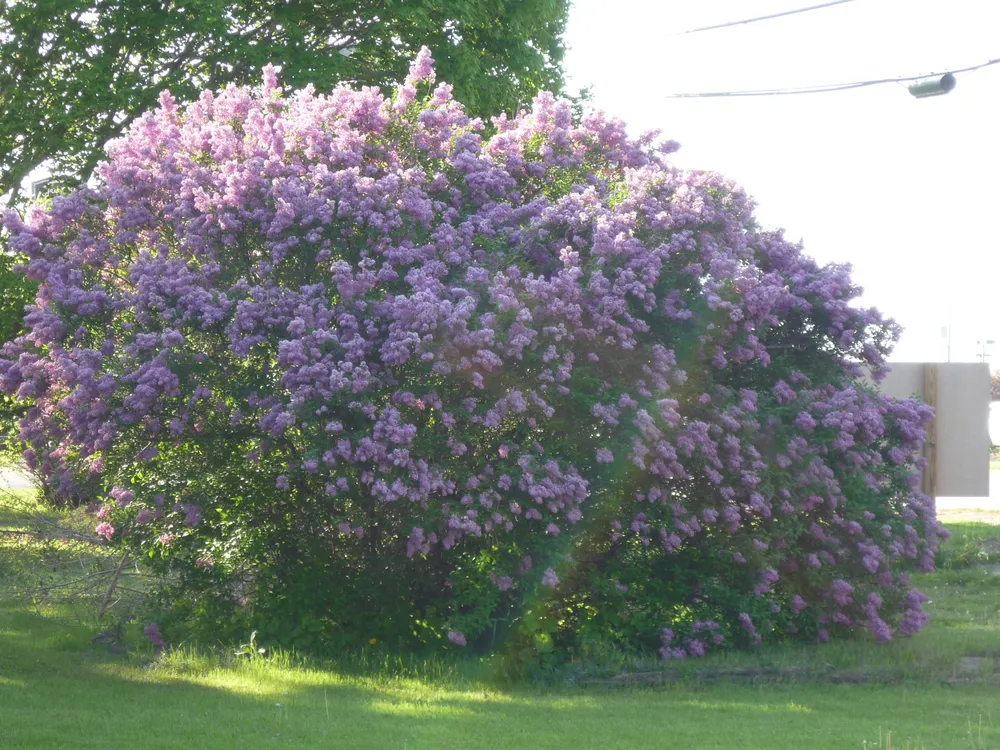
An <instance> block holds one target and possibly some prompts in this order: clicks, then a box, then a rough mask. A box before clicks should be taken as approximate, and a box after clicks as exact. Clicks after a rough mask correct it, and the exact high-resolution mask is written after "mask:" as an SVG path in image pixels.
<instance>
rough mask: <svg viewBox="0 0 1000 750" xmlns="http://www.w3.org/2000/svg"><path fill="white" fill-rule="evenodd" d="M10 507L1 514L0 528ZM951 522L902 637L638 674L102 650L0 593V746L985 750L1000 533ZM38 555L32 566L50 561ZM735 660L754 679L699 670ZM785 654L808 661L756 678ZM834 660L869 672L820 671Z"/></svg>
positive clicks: (75, 618)
mask: <svg viewBox="0 0 1000 750" xmlns="http://www.w3.org/2000/svg"><path fill="white" fill-rule="evenodd" d="M13 520H17V519H13V518H10V517H8V518H6V519H5V518H4V517H3V516H2V515H0V528H2V527H3V526H4V524H5V523H7V524H8V526H9V525H10V524H11V523H12V521H13ZM952 529H953V531H954V532H955V537H954V538H953V539H952V540H951V541H950V542H949V543H948V546H947V548H946V550H945V551H944V554H943V555H942V558H941V562H942V570H941V571H940V572H938V573H935V574H934V575H932V576H927V577H925V578H924V579H923V580H921V581H920V586H921V587H922V589H923V590H924V591H926V592H927V593H928V594H929V595H930V596H931V598H932V603H931V605H930V608H931V613H932V616H933V617H934V620H933V622H932V624H931V625H930V626H928V627H927V628H926V629H925V630H924V631H923V632H921V633H920V634H918V635H917V636H916V637H914V638H912V639H909V640H900V641H898V642H895V643H893V644H890V645H889V646H879V645H876V644H874V643H871V642H868V641H864V640H859V641H855V642H848V643H839V644H826V645H824V646H813V647H807V646H803V647H793V648H774V649H762V650H761V651H759V652H757V653H753V654H742V655H725V656H718V657H714V658H711V659H705V660H698V661H691V662H688V663H685V664H684V665H683V666H682V667H681V668H680V670H679V671H678V672H677V673H675V676H676V677H678V679H677V680H676V681H675V682H672V683H669V684H667V685H665V686H662V687H655V688H652V687H649V688H641V687H627V688H622V687H617V688H615V687H608V686H606V685H581V684H573V683H572V681H571V680H569V679H564V680H561V681H559V680H555V681H554V682H555V686H552V685H548V686H542V685H531V684H525V685H521V686H515V687H504V688H499V687H497V686H496V684H497V683H495V682H491V681H488V680H484V679H479V678H477V676H476V672H475V667H476V665H475V664H471V663H470V664H465V665H458V666H454V665H448V664H445V663H441V662H433V663H429V664H426V665H424V666H423V667H422V668H417V669H401V668H400V667H396V668H392V667H391V666H390V665H388V664H387V663H386V662H380V663H378V664H376V663H375V660H376V654H375V652H374V650H373V651H372V652H371V653H369V654H367V655H364V658H366V659H369V660H370V663H368V664H367V666H366V665H365V664H361V663H359V660H360V659H361V658H362V657H359V656H355V657H353V658H352V659H345V660H344V661H343V663H342V665H341V666H339V667H338V666H336V665H331V666H327V667H324V668H316V667H310V666H305V665H301V664H299V665H294V664H292V663H290V660H289V659H287V658H280V657H278V658H274V659H270V660H269V659H264V658H262V659H255V660H253V661H250V660H238V659H234V658H220V657H219V656H217V655H211V654H206V653H200V654H199V653H195V652H192V651H183V650H182V651H180V652H177V653H174V654H171V655H168V656H165V657H161V658H159V659H155V658H153V656H152V654H151V653H149V652H148V651H144V650H142V649H141V648H139V649H135V650H132V651H130V652H129V653H127V654H124V655H119V656H116V655H113V654H111V653H109V651H108V648H107V647H106V646H101V645H95V644H94V643H92V641H91V637H92V636H93V634H94V633H95V632H96V630H95V626H94V623H93V620H92V616H91V620H90V621H89V622H88V621H87V618H86V616H81V615H80V610H79V609H77V610H73V609H72V608H69V607H68V606H67V604H66V603H63V604H60V605H59V606H56V605H53V604H50V605H46V606H38V605H37V604H36V605H33V604H31V603H30V602H27V601H25V600H24V599H23V597H21V598H17V599H15V598H11V597H10V596H8V598H7V599H6V600H3V599H0V748H3V749H4V750H7V749H13V748H32V749H35V748H63V747H64V748H102V749H103V748H185V749H195V748H213V749H215V748H239V749H240V750H244V749H247V750H250V749H252V748H270V747H276V748H277V747H283V748H286V747H293V748H325V747H329V748H499V749H503V748H560V749H562V748H570V749H571V750H576V749H579V748H697V749H698V750H710V749H712V748H718V749H719V750H722V749H725V750H732V749H734V748H776V749H777V750H782V749H784V748H788V749H789V750H791V749H793V748H794V750H807V749H812V748H884V749H888V748H896V749H897V750H899V749H901V748H927V749H930V748H943V749H946V750H952V749H953V748H976V749H982V748H1000V683H998V679H997V673H996V671H995V668H996V666H997V660H998V658H1000V575H996V574H994V573H993V572H991V571H992V568H990V567H989V566H990V565H993V564H995V562H996V561H997V556H998V555H1000V549H996V550H995V549H994V546H993V545H992V543H990V542H988V541H984V540H989V539H993V538H995V537H997V536H1000V529H998V528H997V527H994V526H988V525H985V524H962V525H955V526H952ZM0 537H2V535H0ZM15 547H16V545H15V544H13V543H12V542H11V539H10V537H9V536H8V538H7V539H6V541H5V540H4V539H3V538H0V592H2V591H4V588H3V583H4V571H5V570H6V571H7V577H8V578H9V577H10V575H11V571H21V572H20V573H19V575H24V573H23V568H18V567H14V566H12V564H11V560H12V559H14V558H12V556H11V555H12V550H14V549H15ZM67 549H69V548H67ZM45 554H46V555H49V557H45V556H42V557H39V559H38V562H39V563H40V564H39V565H38V566H36V567H37V568H43V567H45V566H49V565H50V563H51V561H52V560H54V559H57V558H58V554H57V553H56V552H53V551H52V550H48V551H47V552H46V553H45ZM59 554H67V555H71V554H76V553H75V552H65V551H64V552H63V553H59ZM5 555H6V557H5ZM20 559H21V562H22V563H23V549H22V558H20ZM5 562H6V563H7V567H6V568H5V567H4V565H5ZM41 563H44V564H41ZM8 590H9V589H8ZM133 627H134V626H133ZM970 657H972V658H974V659H975V660H976V661H974V662H973V665H974V666H973V668H972V669H971V670H970V669H969V668H968V660H969V658H970ZM963 659H965V660H966V661H965V662H964V667H963V661H962V660H963ZM734 667H739V668H741V669H744V670H760V674H761V675H762V677H761V678H760V679H752V680H744V681H741V682H735V681H733V680H731V679H730V680H728V681H726V680H720V679H714V680H711V681H709V680H708V679H707V678H708V677H713V676H714V677H718V675H719V672H720V670H725V669H731V668H734ZM792 667H795V668H799V669H801V668H805V669H806V670H807V672H808V675H807V676H805V677H797V678H794V679H788V678H787V677H786V678H783V679H781V680H778V681H767V680H765V679H764V677H765V676H766V675H767V674H768V670H787V669H789V668H792ZM843 671H847V672H851V673H853V674H860V675H862V676H865V677H867V678H869V680H870V681H869V682H867V683H863V684H829V683H828V682H826V681H825V679H826V678H828V677H829V676H830V675H832V674H837V673H840V672H843ZM797 674H798V673H797ZM577 682H579V680H577Z"/></svg>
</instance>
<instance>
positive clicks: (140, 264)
mask: <svg viewBox="0 0 1000 750" xmlns="http://www.w3.org/2000/svg"><path fill="white" fill-rule="evenodd" d="M433 83H434V71H433V67H432V62H431V59H430V55H429V54H428V53H427V52H426V50H425V51H424V52H423V53H421V55H420V57H419V58H418V59H417V60H416V61H415V62H414V64H413V66H412V68H411V73H410V76H409V77H408V78H407V80H406V81H405V83H403V84H402V85H401V86H400V87H399V88H398V89H397V90H396V91H395V92H393V93H392V94H391V95H390V96H386V95H384V94H382V93H380V92H379V91H378V90H374V89H363V90H361V91H354V90H351V89H349V88H346V87H342V88H338V89H336V90H335V91H333V92H332V93H330V94H329V95H319V94H317V93H316V92H314V91H312V90H310V89H306V90H303V91H300V92H296V93H293V94H289V93H286V92H283V91H282V89H281V88H280V87H279V84H278V81H277V80H276V74H275V72H274V70H273V69H268V70H266V71H265V73H264V80H263V85H262V86H261V87H260V88H259V89H258V90H254V91H251V90H249V89H247V88H235V87H230V88H228V89H226V90H225V91H222V92H220V93H211V92H205V93H204V94H203V95H202V96H201V98H200V99H198V100H197V101H196V102H193V103H192V104H190V105H189V106H187V107H186V108H181V107H179V106H178V105H177V104H176V103H175V101H174V100H173V99H172V98H171V96H170V95H169V94H166V93H165V94H163V95H162V97H161V99H160V107H159V109H158V110H156V111H155V112H152V113H150V114H148V115H146V116H144V117H143V118H142V119H141V120H140V121H138V122H137V123H136V124H135V126H134V127H132V129H131V132H130V133H129V134H128V135H127V136H126V137H125V138H123V139H121V140H119V141H117V142H115V143H113V144H112V145H111V146H110V147H109V151H108V154H109V161H108V162H107V163H106V164H105V165H103V167H101V169H100V178H101V183H100V187H98V188H96V189H82V190H80V191H78V192H76V193H74V194H72V195H70V196H67V197H63V198H57V199H55V200H53V201H52V204H51V206H50V207H49V208H46V209H41V208H36V209H34V210H33V211H31V212H29V214H28V215H27V216H26V217H25V218H24V219H23V220H22V219H21V218H20V217H18V216H17V215H15V214H13V213H9V214H7V216H6V217H5V219H4V226H5V227H6V228H7V230H8V231H9V232H10V233H11V236H12V239H11V240H10V244H11V246H12V248H13V249H14V250H16V251H17V252H20V253H23V254H25V255H26V256H27V257H28V258H29V261H28V263H27V266H26V268H27V275H28V276H29V277H30V278H31V279H35V280H37V281H39V282H40V284H41V286H40V291H39V295H38V300H37V305H36V306H35V308H34V309H33V310H32V311H31V312H30V314H29V315H28V317H27V333H26V334H25V335H24V336H23V337H22V338H20V339H19V340H17V341H16V342H14V343H12V344H8V345H7V346H6V347H5V349H4V360H3V361H2V363H0V382H2V386H3V389H4V391H5V392H6V393H8V394H16V395H17V396H19V397H21V398H31V399H33V402H34V405H33V407H32V408H31V410H30V412H29V413H28V415H27V418H26V419H24V420H23V422H22V424H21V433H22V437H23V439H24V440H26V441H27V443H28V444H29V446H30V449H29V450H28V451H27V454H26V456H25V458H26V460H27V461H28V462H29V463H30V464H31V465H33V466H37V467H38V468H39V469H40V470H41V471H43V472H44V473H46V474H47V475H50V476H52V477H54V478H55V480H56V481H57V482H59V483H60V486H61V488H62V490H63V491H65V492H68V493H76V494H80V493H84V494H87V493H89V495H90V496H93V497H94V498H96V500H97V501H98V503H100V508H99V510H97V511H96V514H97V517H98V518H97V519H96V520H95V524H99V525H97V533H98V534H101V535H102V536H104V537H105V538H106V539H107V543H108V544H110V545H117V546H119V547H121V548H123V549H128V550H132V551H133V553H135V554H138V555H141V556H143V557H144V558H145V559H147V560H148V561H149V564H150V565H152V566H153V567H154V568H155V569H158V570H160V571H161V572H163V573H164V576H163V579H162V580H163V581H164V582H165V583H164V584H163V586H164V588H163V589H162V590H161V594H162V599H161V602H160V606H161V608H162V615H163V617H164V618H165V619H163V620H161V621H160V624H161V626H163V627H164V636H165V637H166V638H169V637H170V628H171V627H173V628H174V629H175V632H179V631H178V630H177V629H178V628H180V627H181V626H182V625H183V624H185V623H187V624H191V623H200V624H201V625H203V626H211V627H215V628H221V629H223V630H221V631H219V632H225V628H240V627H244V626H245V627H250V626H254V627H257V628H259V629H260V632H261V634H262V636H264V637H266V638H268V639H270V640H272V641H276V642H284V643H295V644H299V645H304V646H306V647H315V646H317V645H318V644H321V643H322V644H338V645H339V644H351V643H361V642H368V641H369V640H370V639H372V638H375V639H378V640H380V641H382V642H387V643H388V644H389V645H390V646H392V647H416V646H419V645H420V644H438V645H440V646H441V647H444V648H461V647H467V648H478V649H490V648H493V649H496V648H499V647H500V646H501V644H505V643H506V644H511V647H516V648H526V649H535V650H538V651H548V650H550V649H551V648H553V647H556V648H571V647H574V646H576V645H579V644H580V643H582V642H584V641H585V640H586V639H589V638H598V639H603V640H605V641H607V640H610V641H613V642H616V643H618V644H620V645H621V646H622V647H625V648H641V649H648V650H659V651H660V652H661V653H662V654H663V655H664V657H666V658H680V657H683V656H698V655H701V654H703V653H705V652H706V651H707V650H710V649H714V648H718V647H720V646H726V645H727V644H741V643H743V644H746V643H754V642H761V641H765V640H776V639H783V638H802V639H809V640H826V639H827V638H830V637H833V636H834V635H836V634H838V633H840V634H845V633H848V632H850V631H853V630H864V629H867V630H869V631H871V633H873V634H874V637H875V638H877V639H879V640H883V641H884V640H889V639H890V638H891V637H892V636H893V635H894V634H900V635H908V634H910V633H913V632H914V631H916V630H917V629H918V628H920V627H921V625H923V624H924V622H925V621H926V616H925V614H924V613H923V611H922V608H921V603H922V602H923V601H924V597H923V596H922V595H921V594H920V593H919V592H918V591H916V590H915V589H913V588H911V586H910V583H909V579H908V571H910V570H912V569H917V570H928V569H931V568H932V566H933V558H934V552H935V549H936V546H937V540H938V538H939V537H940V535H941V534H942V529H941V527H940V526H939V524H938V522H937V520H936V516H935V512H934V505H933V501H932V500H931V498H928V497H925V496H924V495H921V494H920V493H919V492H918V491H917V489H916V488H917V486H918V479H917V472H916V467H917V465H918V463H919V460H918V457H919V451H920V449H921V444H922V441H923V439H924V427H925V425H926V423H927V421H928V420H929V419H930V418H931V412H930V410H929V409H928V408H927V407H926V406H924V405H922V404H920V403H917V402H914V401H900V400H893V399H889V398H886V397H884V396H880V395H878V394H877V393H876V392H875V391H874V390H873V389H872V388H871V387H869V386H867V385H865V384H864V382H865V381H863V379H862V376H863V374H864V373H865V372H866V371H871V372H873V373H874V376H875V378H876V379H877V378H878V377H879V376H880V373H881V372H882V371H883V370H884V368H885V357H886V355H887V353H888V352H889V350H890V348H891V346H892V344H893V342H894V340H895V338H896V336H897V329H896V326H895V325H894V324H893V323H892V322H891V321H888V320H886V319H883V318H882V317H881V316H880V315H879V314H878V313H877V312H876V311H874V310H869V309H861V308H859V307H857V306H855V305H853V304H852V300H854V299H855V298H856V297H857V295H858V293H859V290H858V289H857V288H856V287H855V286H853V285H852V283H851V279H850V275H849V269H848V268H847V267H844V266H838V265H830V266H825V267H820V266H818V265H817V264H816V263H815V262H814V261H812V260H811V259H810V258H808V257H807V256H805V255H803V253H802V250H801V248H800V247H799V246H798V245H796V244H792V243H790V242H788V241H787V240H785V239H784V238H783V237H782V236H781V234H779V233H775V232H769V231H763V230H761V229H760V228H759V227H758V226H757V225H756V223H755V221H754V218H753V206H752V203H751V201H750V200H749V199H748V197H747V196H746V195H745V194H744V193H743V192H742V190H740V189H739V188H738V187H737V186H735V185H734V184H733V183H731V182H729V181H727V180H725V179H723V178H722V177H719V176H718V175H715V174H710V173H703V172H695V171H685V170H681V169H677V168H675V167H673V166H671V165H670V162H669V160H668V158H667V154H669V153H670V152H671V151H672V150H673V149H674V148H675V145H674V144H673V143H671V142H666V143H660V142H658V141H656V138H655V136H653V135H650V136H646V137H643V138H640V139H638V140H633V139H630V138H629V137H628V136H627V135H626V133H625V129H624V126H623V124H622V123H621V122H619V121H617V120H613V119H608V118H606V117H604V116H603V115H599V114H591V115H588V116H586V117H584V118H583V120H582V122H580V123H578V124H577V123H574V122H573V120H572V117H571V108H570V106H569V104H568V103H566V102H561V101H556V100H554V99H553V97H551V96H549V95H544V94H543V95H541V96H539V97H538V98H537V99H536V100H535V103H534V106H533V108H532V110H531V111H530V112H527V113H524V114H521V115H519V116H518V117H516V118H515V119H506V118H503V117H501V118H499V119H496V120H494V121H493V122H492V124H491V125H489V126H486V125H484V123H482V122H481V121H479V120H475V119H470V118H469V117H468V116H467V115H466V114H465V112H464V111H463V108H462V106H461V104H460V103H459V102H457V101H454V100H453V99H452V97H451V94H450V91H451V89H450V87H449V86H448V85H447V84H443V83H442V84H439V85H437V86H436V87H434V86H433ZM157 632H159V631H157Z"/></svg>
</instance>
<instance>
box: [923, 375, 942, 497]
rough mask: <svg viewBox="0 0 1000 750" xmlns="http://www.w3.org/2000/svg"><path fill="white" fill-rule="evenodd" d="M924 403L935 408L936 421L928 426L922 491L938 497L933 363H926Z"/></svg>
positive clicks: (936, 395)
mask: <svg viewBox="0 0 1000 750" xmlns="http://www.w3.org/2000/svg"><path fill="white" fill-rule="evenodd" d="M924 403H926V404H927V405H928V406H931V407H933V408H934V421H933V422H931V423H930V425H929V426H928V427H927V440H926V442H925V443H924V451H923V456H924V458H925V459H927V466H926V467H924V470H923V473H922V474H921V477H920V491H921V492H923V493H924V494H925V495H930V496H931V497H937V474H938V472H937V438H938V429H937V425H938V413H937V408H938V366H937V365H936V364H933V363H927V364H925V365H924Z"/></svg>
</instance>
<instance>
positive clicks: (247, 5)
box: [0, 0, 568, 203]
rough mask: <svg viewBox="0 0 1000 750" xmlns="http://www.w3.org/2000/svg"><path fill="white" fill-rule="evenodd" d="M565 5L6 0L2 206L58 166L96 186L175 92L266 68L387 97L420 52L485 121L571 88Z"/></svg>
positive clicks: (244, 77)
mask: <svg viewBox="0 0 1000 750" xmlns="http://www.w3.org/2000/svg"><path fill="white" fill-rule="evenodd" d="M567 9H568V0H237V1H236V2H233V1H232V0H6V2H4V3H2V4H0V195H3V194H6V193H8V192H9V193H10V197H9V200H10V202H12V203H13V202H16V201H17V200H18V199H19V198H20V197H21V196H20V194H19V188H20V185H21V182H22V181H23V179H24V178H25V177H26V176H27V175H28V174H30V173H31V171H32V170H34V169H35V168H36V167H39V166H40V165H42V164H43V163H45V164H47V166H48V167H49V170H50V171H51V173H52V175H53V180H54V182H53V187H58V186H59V185H61V184H62V185H66V184H69V185H71V184H73V183H77V182H79V181H81V180H85V179H86V178H87V177H88V176H89V175H90V174H91V172H92V171H93V169H94V167H95V166H96V165H97V163H98V162H99V161H100V160H101V158H102V154H103V150H102V149H103V146H104V144H105V143H106V142H107V141H108V140H109V139H111V138H115V137H117V136H119V135H121V134H122V133H123V132H124V131H125V130H126V128H127V127H128V125H129V123H131V122H132V120H134V119H135V118H136V117H137V116H138V115H139V114H141V113H142V112H144V111H145V110H147V109H149V108H151V107H152V106H153V105H154V103H155V100H156V96H157V94H158V92H159V91H160V90H162V89H164V88H169V89H170V90H171V91H172V92H173V93H174V94H175V96H177V97H178V98H179V99H186V98H189V97H191V96H192V95H194V94H195V92H197V91H200V90H202V89H204V88H216V87H220V86H223V85H225V84H227V83H230V82H236V83H246V82H248V81H250V80H252V79H255V78H256V77H257V76H258V75H259V71H260V69H261V68H262V67H263V66H264V65H265V64H267V63H269V62H270V63H275V64H280V65H282V66H283V71H282V77H283V79H284V81H285V83H286V85H288V86H292V87H299V86H303V85H305V84H307V83H313V84H315V85H316V86H317V87H318V88H319V89H320V90H323V89H328V88H330V87H331V86H333V85H334V84H336V83H338V82H342V81H344V82H350V83H352V84H355V85H384V84H387V83H390V82H393V81H398V80H401V79H402V78H403V76H405V75H406V70H407V66H408V64H409V61H410V60H412V59H413V57H414V55H415V54H416V52H417V51H418V50H419V49H420V47H421V45H427V46H428V47H430V48H431V49H432V50H433V52H434V57H435V60H436V61H437V64H438V73H439V75H440V76H441V78H442V80H447V81H451V82H453V83H454V85H455V95H456V97H457V98H459V99H460V100H461V101H463V102H464V103H465V104H466V105H467V108H468V109H469V110H470V111H471V112H472V113H474V114H476V115H494V114H498V113H500V112H504V111H506V112H512V111H513V110H516V109H517V108H518V107H519V106H520V105H522V104H525V103H526V102H528V101H529V100H530V98H531V97H532V96H533V95H534V93H535V92H537V91H538V90H540V89H548V90H558V89H559V88H560V87H561V79H562V70H561V61H562V54H563V46H562V33H563V29H564V26H565V21H566V15H567Z"/></svg>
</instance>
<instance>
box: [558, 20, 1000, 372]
mask: <svg viewBox="0 0 1000 750" xmlns="http://www.w3.org/2000/svg"><path fill="white" fill-rule="evenodd" d="M816 4H819V0H739V1H737V0H702V2H681V1H680V0H673V1H670V0H574V8H573V10H572V11H571V13H570V19H569V26H568V30H567V41H568V44H569V46H570V51H569V53H568V55H567V59H566V68H567V71H568V73H569V76H570V84H571V87H576V86H585V85H592V86H593V93H594V104H595V105H596V106H597V107H599V108H600V109H604V110H606V111H608V112H609V113H611V114H614V115H617V116H619V117H622V118H623V119H624V120H625V121H626V122H628V123H629V126H630V130H631V131H632V132H633V133H634V134H638V133H640V132H641V131H644V130H647V129H650V128H660V129H662V131H663V135H664V137H667V138H673V139H675V140H677V141H679V142H680V143H681V151H680V152H679V153H678V154H675V155H674V161H675V163H677V164H678V165H680V166H684V167H692V168H699V169H713V170H716V171H719V172H722V173H724V174H726V175H727V176H729V177H731V178H733V179H735V180H737V181H738V182H739V183H741V184H742V185H743V186H744V187H746V189H747V190H748V192H750V194H751V195H753V196H754V197H755V198H756V200H757V202H758V205H759V208H758V217H759V219H760V220H761V222H762V223H764V224H765V225H767V226H772V227H784V228H786V230H787V234H788V236H789V237H790V238H791V239H799V238H802V239H803V240H804V241H805V247H806V251H807V252H808V253H809V254H810V255H812V256H814V257H815V258H817V259H819V260H820V261H824V262H826V261H846V262H850V263H852V264H853V265H854V268H855V272H854V278H855V280H856V281H857V282H858V283H859V284H861V285H862V286H864V287H865V296H864V301H865V302H866V303H868V304H873V305H875V306H876V307H878V308H880V309H881V310H882V311H883V312H885V313H886V314H888V315H891V316H892V317H894V318H896V320H898V321H899V322H900V323H902V324H903V326H904V327H905V328H906V332H905V333H904V334H903V338H902V340H901V341H900V344H899V345H898V346H897V349H896V352H895V355H894V357H893V358H894V359H895V360H897V361H907V360H910V361H912V360H924V361H935V360H938V361H943V360H944V359H945V358H946V356H947V339H946V338H944V337H943V336H942V330H941V329H942V327H943V326H946V325H947V324H948V321H949V309H950V311H951V312H950V318H951V324H952V360H953V361H976V359H977V357H976V354H977V351H978V350H977V347H976V345H975V342H976V340H977V339H985V338H991V339H997V341H998V343H997V345H996V346H994V347H992V348H993V349H994V351H995V355H994V357H993V359H995V360H997V365H1000V310H998V307H1000V284H998V281H1000V232H998V227H997V224H998V221H1000V211H998V208H1000V140H998V139H1000V122H998V119H1000V118H998V116H1000V65H996V66H992V67H989V68H985V69H983V70H979V71H975V72H972V73H966V74H960V75H958V76H957V79H958V84H957V86H956V87H955V90H954V91H952V92H951V93H950V94H947V95H945V96H939V97H932V98H929V99H920V100H918V99H914V98H913V97H912V96H910V94H909V93H908V92H907V90H906V88H905V87H903V86H902V85H899V84H895V83H890V84H884V85H881V86H873V87H869V88H864V89H859V90H855V91H843V92H834V93H822V94H809V95H802V96H778V97H749V98H727V99H667V98H665V97H664V96H663V95H664V94H668V93H682V92H700V91H735V90H740V89H760V88H782V87H789V86H808V85H815V84H826V83H839V82H847V81H856V80H866V79H871V78H888V77H895V76H911V75H920V74H924V73H934V72H943V71H947V70H949V69H957V68H964V67H968V66H971V65H976V64H979V63H982V62H985V61H987V60H990V59H993V58H1000V35H998V34H997V29H1000V2H997V1H996V0H935V1H934V2H931V1H929V0H855V1H854V2H849V3H846V4H843V5H838V6H833V7H830V8H825V9H822V10H816V11H811V12H808V13H802V14H798V15H794V16H788V17H785V18H778V19H772V20H768V21H762V22H759V23H754V24H749V25H744V26H736V27H732V28H727V29H719V30H713V31H706V32H701V33H697V34H690V35H674V34H677V32H682V31H686V30H687V29H690V28H695V27H699V26H705V25H709V24H714V23H722V22H726V21H735V20H741V19H744V18H750V17H754V16H759V15H765V14H768V13H774V12H778V11H782V10H791V9H795V8H800V7H804V6H808V5H816Z"/></svg>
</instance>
